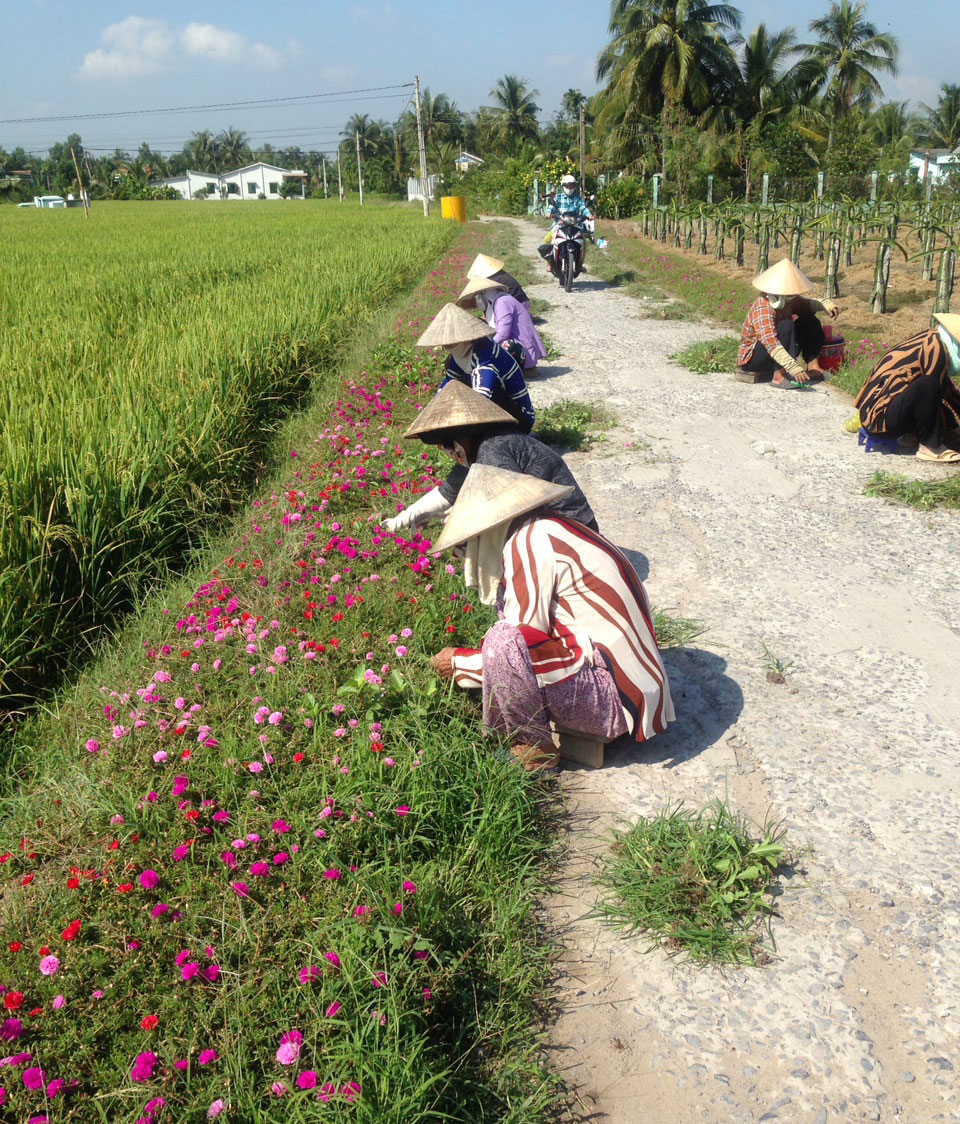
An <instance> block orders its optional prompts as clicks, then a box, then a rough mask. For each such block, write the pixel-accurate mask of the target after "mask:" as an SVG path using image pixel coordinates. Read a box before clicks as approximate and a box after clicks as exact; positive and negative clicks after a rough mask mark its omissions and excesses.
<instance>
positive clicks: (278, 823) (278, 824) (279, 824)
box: [273, 820, 290, 835]
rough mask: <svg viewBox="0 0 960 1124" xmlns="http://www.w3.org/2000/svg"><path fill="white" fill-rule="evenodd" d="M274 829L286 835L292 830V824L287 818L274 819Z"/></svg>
mask: <svg viewBox="0 0 960 1124" xmlns="http://www.w3.org/2000/svg"><path fill="white" fill-rule="evenodd" d="M273 830H274V831H275V832H276V833H277V834H278V835H285V834H286V833H287V832H288V831H289V830H290V825H289V824H288V823H287V822H286V821H285V820H274V821H273Z"/></svg>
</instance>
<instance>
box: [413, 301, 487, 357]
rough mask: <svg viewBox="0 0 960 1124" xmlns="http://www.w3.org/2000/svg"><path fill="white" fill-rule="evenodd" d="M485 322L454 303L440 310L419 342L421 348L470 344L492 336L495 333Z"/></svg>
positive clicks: (449, 303)
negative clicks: (437, 345)
mask: <svg viewBox="0 0 960 1124" xmlns="http://www.w3.org/2000/svg"><path fill="white" fill-rule="evenodd" d="M495 330H496V329H495V328H492V327H491V326H490V325H489V324H488V323H487V322H486V321H485V320H480V319H478V318H477V317H476V316H474V315H473V314H472V313H470V312H465V311H464V310H463V309H462V308H458V307H457V305H456V304H454V302H453V301H448V302H447V304H445V305H444V306H443V308H441V309H440V311H439V312H438V313H437V315H436V316H435V317H434V318H433V322H432V323H431V325H430V327H429V328H427V330H426V331H425V332H424V333H423V335H422V336H421V337H420V338H419V339H418V340H417V345H418V346H419V347H433V346H434V345H436V344H440V345H448V346H449V345H451V344H455V343H470V342H471V341H472V340H482V339H483V337H484V336H492V335H493V334H494V332H495Z"/></svg>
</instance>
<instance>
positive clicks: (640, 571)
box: [601, 528, 650, 582]
mask: <svg viewBox="0 0 960 1124" xmlns="http://www.w3.org/2000/svg"><path fill="white" fill-rule="evenodd" d="M602 533H603V528H601V534H602ZM617 550H619V551H620V553H621V554H625V555H626V557H627V561H628V562H629V563H630V565H631V566H632V567H633V568H634V569H635V570H636V571H637V577H638V578H639V579H640V580H641V581H642V582H645V581H646V580H647V578H648V577H649V576H650V562H649V561H648V559H647V556H646V555H645V554H641V553H640V551H639V550H634V549H633V548H632V547H629V546H620V545H617Z"/></svg>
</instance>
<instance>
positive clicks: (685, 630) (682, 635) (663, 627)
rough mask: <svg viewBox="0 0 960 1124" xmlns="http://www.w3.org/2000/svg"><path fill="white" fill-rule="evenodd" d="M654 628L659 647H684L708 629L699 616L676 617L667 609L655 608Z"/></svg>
mask: <svg viewBox="0 0 960 1124" xmlns="http://www.w3.org/2000/svg"><path fill="white" fill-rule="evenodd" d="M653 628H654V631H655V632H656V634H657V647H659V648H683V647H685V646H686V645H687V644H689V643H690V641H691V640H695V639H696V638H697V637H698V636H702V635H703V633H705V632H706V631H707V626H706V625H705V624H704V622H703V621H702V620H700V619H699V617H674V616H671V615H670V613H669V612H667V610H666V609H654V610H653Z"/></svg>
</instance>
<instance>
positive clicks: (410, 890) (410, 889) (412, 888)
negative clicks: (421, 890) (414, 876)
mask: <svg viewBox="0 0 960 1124" xmlns="http://www.w3.org/2000/svg"><path fill="white" fill-rule="evenodd" d="M403 892H404V893H405V894H415V893H416V892H417V884H416V882H404V884H403Z"/></svg>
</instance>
